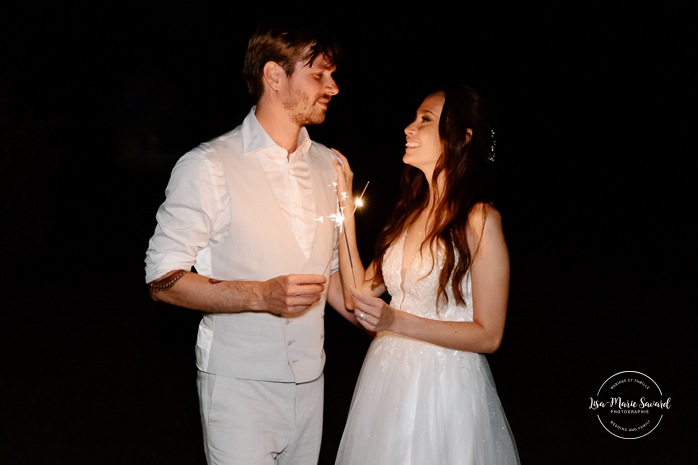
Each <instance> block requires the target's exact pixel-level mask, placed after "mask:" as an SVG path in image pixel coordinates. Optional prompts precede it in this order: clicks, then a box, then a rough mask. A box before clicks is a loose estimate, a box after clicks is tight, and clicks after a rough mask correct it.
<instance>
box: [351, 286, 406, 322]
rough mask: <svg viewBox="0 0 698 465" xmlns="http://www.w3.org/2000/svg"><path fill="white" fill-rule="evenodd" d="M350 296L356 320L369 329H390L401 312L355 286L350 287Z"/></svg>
mask: <svg viewBox="0 0 698 465" xmlns="http://www.w3.org/2000/svg"><path fill="white" fill-rule="evenodd" d="M351 296H352V299H353V301H354V316H355V317H356V321H358V322H359V323H360V324H361V326H363V327H364V328H366V329H368V330H369V331H374V332H378V331H385V330H392V328H393V326H394V325H395V323H396V321H397V319H398V318H399V316H400V314H401V313H402V312H401V311H399V310H397V309H396V308H393V307H391V306H390V305H388V304H386V303H385V301H384V300H383V299H381V298H380V297H372V296H369V295H366V294H363V293H362V292H361V291H359V290H357V289H356V288H352V290H351Z"/></svg>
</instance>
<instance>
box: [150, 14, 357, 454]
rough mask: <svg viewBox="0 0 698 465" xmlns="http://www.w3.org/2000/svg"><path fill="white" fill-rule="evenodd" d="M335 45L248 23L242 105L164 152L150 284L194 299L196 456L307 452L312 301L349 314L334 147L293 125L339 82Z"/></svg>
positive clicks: (313, 116)
mask: <svg viewBox="0 0 698 465" xmlns="http://www.w3.org/2000/svg"><path fill="white" fill-rule="evenodd" d="M340 54H341V48H340V45H339V43H338V42H337V40H336V38H334V37H333V36H332V35H331V34H329V33H328V32H326V31H323V30H322V29H320V28H319V27H317V25H316V24H312V23H306V22H303V21H300V22H293V21H290V20H289V21H281V22H276V23H274V22H265V23H262V24H260V26H258V28H257V30H256V31H255V32H254V34H253V35H252V37H251V38H250V40H249V43H248V48H247V52H246V56H245V63H244V67H243V76H244V78H245V80H246V82H247V86H248V90H249V92H250V94H251V95H252V97H253V98H254V99H255V101H256V104H255V105H254V106H253V107H252V109H251V110H250V112H249V113H248V115H247V116H246V117H245V119H244V120H243V121H242V124H240V125H239V126H238V127H237V128H235V129H233V130H232V131H230V132H228V133H227V134H224V135H222V136H220V137H218V138H216V139H214V140H212V141H209V142H207V143H203V144H201V145H199V146H198V147H196V148H195V149H193V150H191V151H189V152H188V153H186V154H185V155H184V156H183V157H182V158H180V159H179V160H178V162H177V163H176V165H175V167H174V169H173V171H172V174H171V177H170V180H169V183H168V186H167V189H166V199H165V201H164V202H163V204H162V205H161V206H160V208H159V209H158V212H157V215H156V219H157V225H156V227H155V232H154V234H153V236H152V238H151V239H150V242H149V247H148V250H147V252H146V259H145V262H146V267H145V272H146V283H148V287H149V291H150V295H151V297H152V298H153V299H154V300H156V301H160V302H165V303H168V304H172V305H176V306H180V307H185V308H190V309H194V310H199V311H202V312H203V317H202V320H201V323H200V325H199V330H198V335H197V343H196V363H197V367H198V378H197V386H198V390H199V402H200V408H201V419H202V425H203V435H204V443H205V451H206V457H207V460H208V463H209V464H244V465H256V464H272V463H277V464H315V463H317V461H318V457H319V451H320V440H321V436H322V408H323V395H324V393H323V391H324V386H323V374H322V373H323V368H324V363H325V354H324V348H323V338H324V320H323V315H324V309H325V302H327V303H329V304H330V305H331V306H332V307H333V308H335V309H336V310H337V311H339V312H340V313H341V314H342V315H343V316H344V317H346V318H347V319H348V320H349V321H351V322H352V323H354V324H357V323H356V319H355V318H354V316H353V314H352V313H351V312H348V311H347V310H346V309H345V307H344V301H343V298H342V291H341V283H340V280H339V274H338V273H336V271H337V268H338V262H337V245H338V235H339V229H338V228H337V227H336V225H335V224H334V223H333V221H330V220H329V219H327V218H328V217H329V216H330V215H331V214H333V213H335V212H336V211H337V196H336V193H335V188H334V186H335V185H336V184H335V181H336V171H335V170H334V168H333V165H332V161H333V159H334V158H335V157H336V155H334V153H333V152H332V151H331V150H330V149H328V148H327V147H326V146H324V145H322V144H320V143H317V142H314V141H312V140H311V139H310V137H309V135H308V131H307V129H306V126H307V125H315V124H320V123H322V122H323V121H324V120H325V113H326V111H327V106H328V104H329V102H330V101H331V99H332V97H334V96H335V95H337V93H338V92H339V88H338V86H337V83H336V82H335V80H334V78H333V73H334V72H335V70H336V63H337V62H338V60H339V59H340ZM357 325H358V324H357Z"/></svg>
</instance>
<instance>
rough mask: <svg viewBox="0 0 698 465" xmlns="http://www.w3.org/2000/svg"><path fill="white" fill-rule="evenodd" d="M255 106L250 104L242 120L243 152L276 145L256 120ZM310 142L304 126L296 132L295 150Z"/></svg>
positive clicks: (303, 147)
mask: <svg viewBox="0 0 698 465" xmlns="http://www.w3.org/2000/svg"><path fill="white" fill-rule="evenodd" d="M256 108H257V106H256V105H254V106H252V109H251V110H250V112H249V113H248V114H247V116H246V117H245V119H244V120H243V121H242V140H243V146H242V151H243V153H253V152H257V151H259V150H264V149H268V148H270V147H278V145H277V144H276V142H274V139H272V138H271V137H269V134H267V132H266V131H265V130H264V128H262V125H261V124H259V121H257V117H256V116H255V114H254V112H255V109H256ZM311 143H312V141H311V140H310V135H309V134H308V129H307V128H306V127H305V126H304V127H302V128H301V131H300V133H299V134H298V144H297V149H296V151H298V150H301V149H306V148H308V147H310V144H311Z"/></svg>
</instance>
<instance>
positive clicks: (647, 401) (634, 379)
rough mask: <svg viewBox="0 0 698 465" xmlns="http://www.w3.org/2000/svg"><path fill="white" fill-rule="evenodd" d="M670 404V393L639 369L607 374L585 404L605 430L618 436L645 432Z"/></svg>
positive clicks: (646, 432)
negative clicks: (608, 375)
mask: <svg viewBox="0 0 698 465" xmlns="http://www.w3.org/2000/svg"><path fill="white" fill-rule="evenodd" d="M670 408H671V397H665V396H664V394H663V393H662V390H661V389H660V388H659V386H658V385H657V383H655V382H654V380H653V379H652V378H650V377H649V376H647V375H645V374H643V373H640V372H639V371H621V372H619V373H616V374H614V375H613V376H611V377H610V378H608V379H607V380H606V381H604V382H603V383H602V384H601V387H600V388H599V390H598V392H597V393H596V397H590V405H589V409H590V410H593V411H594V412H595V413H596V416H597V418H598V419H599V422H601V425H602V426H603V427H604V428H605V429H606V431H608V432H609V433H611V434H612V435H614V436H615V437H617V438H621V439H638V438H641V437H643V436H647V435H648V434H650V433H651V432H652V431H654V430H655V428H657V426H658V425H659V423H660V422H661V421H662V418H664V414H665V413H666V412H667V410H669V409H670Z"/></svg>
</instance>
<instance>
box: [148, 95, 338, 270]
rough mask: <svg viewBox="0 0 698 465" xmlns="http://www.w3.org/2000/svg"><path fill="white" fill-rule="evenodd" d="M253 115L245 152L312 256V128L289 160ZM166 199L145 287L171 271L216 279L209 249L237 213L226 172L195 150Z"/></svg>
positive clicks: (177, 170)
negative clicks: (193, 269)
mask: <svg viewBox="0 0 698 465" xmlns="http://www.w3.org/2000/svg"><path fill="white" fill-rule="evenodd" d="M254 111H255V107H252V109H251V110H250V112H249V114H248V115H247V117H246V118H245V121H244V122H243V124H242V125H241V126H240V128H239V129H240V130H241V131H242V139H243V141H244V147H243V150H244V152H245V153H254V154H255V155H256V156H257V157H258V159H259V161H260V163H261V164H262V167H263V168H264V170H265V172H266V174H267V179H268V181H269V185H270V186H271V188H272V189H273V191H274V194H275V196H276V198H277V201H278V206H279V208H281V211H282V212H283V215H284V218H285V219H286V220H287V221H288V222H289V224H290V225H291V227H292V230H293V231H294V233H295V238H296V241H298V245H299V246H300V247H301V249H302V250H303V251H304V253H305V254H306V257H307V256H309V254H310V250H311V249H312V245H313V241H314V238H315V229H314V228H315V223H316V219H317V216H316V212H315V203H314V200H313V193H312V186H311V185H310V181H309V179H310V178H309V176H308V161H307V151H308V148H309V147H310V145H311V144H312V142H311V140H310V137H309V135H308V131H307V129H306V128H302V129H301V133H300V135H299V137H298V149H297V150H296V151H295V152H294V153H293V154H291V156H290V161H289V160H288V159H287V157H288V152H287V151H286V150H284V149H283V148H281V147H279V146H278V145H276V143H275V142H274V141H273V140H272V139H271V138H270V137H269V136H268V135H267V134H266V132H265V131H264V129H262V127H261V125H260V124H259V122H258V121H257V118H256V117H255V116H254ZM333 156H334V155H333ZM165 195H166V200H165V202H163V204H162V205H160V208H159V209H158V211H157V214H156V221H157V224H156V226H155V232H154V234H153V236H152V237H151V238H150V242H149V245H148V250H147V253H146V258H145V264H146V266H145V282H146V283H148V282H150V281H153V280H155V279H158V278H160V277H161V276H163V275H165V274H166V273H168V272H170V271H172V270H189V269H190V268H191V267H192V266H195V267H196V269H197V271H198V272H199V273H200V274H202V275H205V276H212V265H211V254H210V249H211V247H213V246H215V245H216V244H219V243H220V242H222V241H224V240H225V239H226V238H227V237H228V235H229V234H230V224H231V219H232V214H233V212H232V207H231V204H230V196H229V193H228V185H227V182H226V178H225V175H224V173H223V172H222V171H221V170H220V168H219V167H218V166H216V164H215V163H214V162H213V160H212V159H211V158H210V157H209V156H208V155H207V153H206V152H205V151H203V150H191V151H190V152H188V153H187V154H186V155H184V156H183V157H181V158H180V159H179V160H178V161H177V163H176V165H175V167H174V169H173V170H172V176H171V178H170V181H169V183H168V186H167V188H166V191H165ZM331 213H334V211H330V212H327V213H325V212H321V215H323V214H324V215H330V214H331ZM265 214H266V215H268V213H267V212H265V211H260V212H258V215H259V217H260V218H257V221H259V222H262V224H263V222H264V221H265ZM318 216H319V215H318ZM337 260H338V259H337V257H336V256H335V257H334V259H333V262H332V265H331V268H330V270H331V271H330V274H331V273H334V272H335V271H337V269H338V268H339V262H338V261H337ZM320 272H321V271H320Z"/></svg>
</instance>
